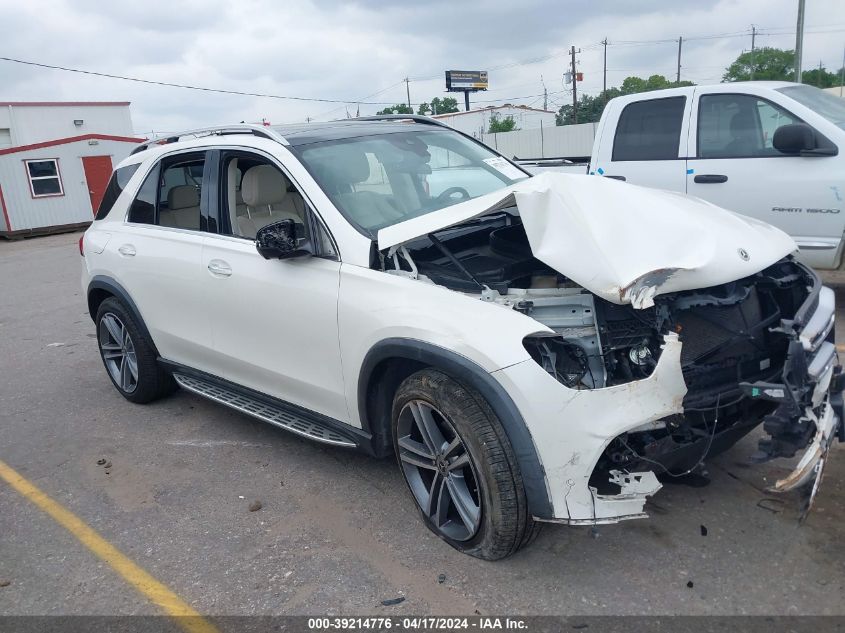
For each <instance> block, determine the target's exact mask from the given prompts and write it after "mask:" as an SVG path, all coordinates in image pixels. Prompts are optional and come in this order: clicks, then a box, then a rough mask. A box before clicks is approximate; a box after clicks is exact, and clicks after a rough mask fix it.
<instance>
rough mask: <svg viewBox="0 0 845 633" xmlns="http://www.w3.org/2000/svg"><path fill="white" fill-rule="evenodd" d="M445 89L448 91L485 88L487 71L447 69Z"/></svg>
mask: <svg viewBox="0 0 845 633" xmlns="http://www.w3.org/2000/svg"><path fill="white" fill-rule="evenodd" d="M446 90H447V91H449V92H460V91H476V90H487V71H486V70H447V71H446Z"/></svg>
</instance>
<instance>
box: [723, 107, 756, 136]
mask: <svg viewBox="0 0 845 633" xmlns="http://www.w3.org/2000/svg"><path fill="white" fill-rule="evenodd" d="M754 123H755V122H754V115H753V114H751V113H750V112H748V111H746V110H742V111H740V112H737V113H736V114H734V115H733V116H732V117H731V122H730V124H729V127H730V130H731V134H732V135H734V136H739V135H741V134H752V133H754V131H755V125H754Z"/></svg>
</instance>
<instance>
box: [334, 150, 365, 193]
mask: <svg viewBox="0 0 845 633" xmlns="http://www.w3.org/2000/svg"><path fill="white" fill-rule="evenodd" d="M341 147H343V146H341ZM338 149H340V148H338ZM331 170H332V172H333V173H334V176H335V178H337V180H338V181H339V182H342V183H344V184H349V185H354V184H356V183H359V182H364V181H365V180H368V179H369V177H370V163H369V161H368V160H367V155H366V154H365V153H364V152H362V151H360V150H358V151H355V150H354V149H344V150H341V151H339V152H338V155H337V157H336V159H335V160H334V161H332V163H331Z"/></svg>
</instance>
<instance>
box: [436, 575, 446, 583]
mask: <svg viewBox="0 0 845 633" xmlns="http://www.w3.org/2000/svg"><path fill="white" fill-rule="evenodd" d="M437 582H438V583H439V584H441V585H442V584H443V583H444V582H446V574H440V575H439V576H438V577H437Z"/></svg>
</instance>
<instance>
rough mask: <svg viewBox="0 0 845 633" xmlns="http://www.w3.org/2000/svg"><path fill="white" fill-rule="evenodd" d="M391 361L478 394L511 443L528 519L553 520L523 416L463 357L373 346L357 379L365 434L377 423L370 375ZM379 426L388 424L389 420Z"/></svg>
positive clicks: (425, 348) (411, 343)
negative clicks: (437, 373) (440, 374)
mask: <svg viewBox="0 0 845 633" xmlns="http://www.w3.org/2000/svg"><path fill="white" fill-rule="evenodd" d="M391 358H396V359H405V360H412V361H417V362H420V363H423V364H425V365H427V366H429V367H434V368H436V369H441V370H442V371H444V372H445V373H447V374H448V375H449V376H450V377H452V378H453V379H455V380H457V381H458V382H461V383H463V384H465V385H467V386H469V387H472V388H473V389H475V390H476V391H478V392H479V393H480V394H481V395H482V396H483V397H484V399H485V400H486V401H487V403H488V404H489V405H490V407H491V408H492V409H493V411H494V412H495V413H496V416H497V417H498V418H499V421H500V422H501V423H502V426H503V427H504V429H505V433H507V436H508V439H509V440H510V443H511V447H512V448H513V451H514V454H515V455H516V459H517V462H518V463H519V468H520V471H521V473H522V481H523V484H524V486H525V495H526V497H527V499H528V507H529V510H530V512H531V515H532V516H534V517H537V518H538V519H553V518H554V511H553V508H552V502H551V499H550V498H549V494H548V491H547V487H546V475H545V472H544V471H543V467H542V465H541V464H540V460H539V458H538V456H537V451H536V449H535V448H534V441H533V439H532V438H531V433H530V432H529V431H528V427H527V426H526V425H525V420H524V419H523V418H522V414H521V413H520V412H519V409H517V407H516V405H515V404H514V402H513V400H511V397H510V396H509V395H508V394H507V392H506V391H505V389H504V387H502V385H500V384H499V383H498V382H497V381H496V379H495V378H493V377H492V376H491V375H490V374H489V373H488V372H487V371H485V370H484V369H483V368H482V367H480V366H478V365H477V364H476V363H474V362H473V361H471V360H470V359H468V358H466V357H465V356H461V355H460V354H458V353H456V352H453V351H452V350H448V349H444V348H442V347H437V346H436V345H432V344H431V343H426V342H424V341H419V340H416V339H405V338H389V339H384V340H382V341H380V342H378V343H376V344H375V345H374V346H373V347H372V348H371V349H370V351H369V352H368V353H367V356H366V357H365V358H364V362H363V363H362V364H361V370H360V373H359V377H358V414H359V416H360V418H361V424H362V425H363V428H364V429H365V430H366V431H369V432H371V433H373V428H372V426H373V423H378V421H374V420H369V419H368V414H367V394H368V393H369V386H370V385H369V383H370V380H371V378H372V374H373V371H374V370H375V368H376V367H377V366H378V365H379V363H381V362H382V361H385V360H389V359H391ZM381 422H382V423H387V424H389V420H388V421H386V422H385V421H381Z"/></svg>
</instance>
